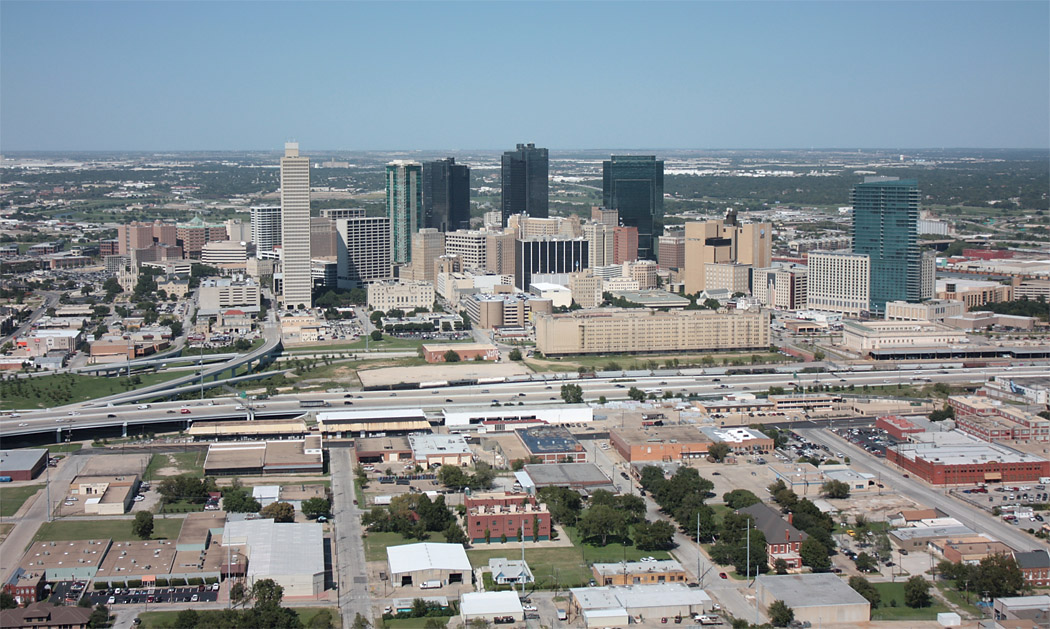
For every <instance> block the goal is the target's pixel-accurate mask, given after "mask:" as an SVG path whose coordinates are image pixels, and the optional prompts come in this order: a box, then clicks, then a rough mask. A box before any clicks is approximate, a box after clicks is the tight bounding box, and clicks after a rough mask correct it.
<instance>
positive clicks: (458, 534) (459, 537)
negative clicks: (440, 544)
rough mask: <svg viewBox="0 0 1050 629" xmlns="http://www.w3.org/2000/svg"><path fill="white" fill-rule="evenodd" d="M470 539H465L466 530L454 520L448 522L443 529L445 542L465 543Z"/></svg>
mask: <svg viewBox="0 0 1050 629" xmlns="http://www.w3.org/2000/svg"><path fill="white" fill-rule="evenodd" d="M469 541H470V540H469V539H467V534H466V532H464V531H463V528H462V527H460V525H459V524H456V523H455V522H450V523H449V525H448V528H447V529H445V542H446V543H449V544H463V545H466V544H467V542H469Z"/></svg>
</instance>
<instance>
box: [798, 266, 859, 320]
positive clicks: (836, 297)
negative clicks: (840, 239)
mask: <svg viewBox="0 0 1050 629" xmlns="http://www.w3.org/2000/svg"><path fill="white" fill-rule="evenodd" d="M806 262H807V268H808V269H809V270H808V273H807V275H808V277H807V282H806V304H807V307H808V308H810V309H813V310H821V311H824V312H838V313H841V314H844V315H846V316H849V317H859V316H861V314H862V313H865V312H868V308H869V305H870V302H871V298H870V293H869V287H870V286H871V259H870V258H869V257H868V256H867V254H857V253H847V252H841V251H813V252H810V254H809V256H808V257H807V260H806Z"/></svg>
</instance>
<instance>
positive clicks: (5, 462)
mask: <svg viewBox="0 0 1050 629" xmlns="http://www.w3.org/2000/svg"><path fill="white" fill-rule="evenodd" d="M41 457H47V450H44V449H42V448H31V449H26V450H0V475H3V474H7V473H8V472H21V471H24V470H28V469H32V468H33V466H35V465H36V464H37V463H39V462H40V459H41Z"/></svg>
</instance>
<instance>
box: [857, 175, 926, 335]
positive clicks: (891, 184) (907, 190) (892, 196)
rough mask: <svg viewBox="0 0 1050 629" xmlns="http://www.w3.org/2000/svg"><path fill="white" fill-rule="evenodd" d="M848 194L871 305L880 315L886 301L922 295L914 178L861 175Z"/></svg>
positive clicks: (917, 200) (918, 299)
mask: <svg viewBox="0 0 1050 629" xmlns="http://www.w3.org/2000/svg"><path fill="white" fill-rule="evenodd" d="M850 196H851V200H852V202H853V234H852V237H853V253H858V254H865V255H867V256H868V257H869V259H870V261H871V262H870V265H871V266H870V268H871V288H870V291H869V296H870V297H869V298H870V299H871V311H872V312H873V313H877V314H880V315H881V314H882V313H884V312H885V308H886V302H888V301H910V302H918V301H922V251H921V250H920V249H919V184H918V182H917V181H916V180H914V179H897V178H896V177H867V178H866V179H865V180H864V183H861V184H857V185H856V186H854V188H853V193H852V194H851V195H850Z"/></svg>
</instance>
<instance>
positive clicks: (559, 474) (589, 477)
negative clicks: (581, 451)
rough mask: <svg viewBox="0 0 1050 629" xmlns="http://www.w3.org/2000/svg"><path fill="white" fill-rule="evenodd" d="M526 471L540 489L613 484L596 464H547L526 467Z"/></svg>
mask: <svg viewBox="0 0 1050 629" xmlns="http://www.w3.org/2000/svg"><path fill="white" fill-rule="evenodd" d="M523 469H524V471H525V472H526V473H527V474H528V476H529V478H530V479H531V480H532V482H533V484H535V485H536V486H538V487H543V486H546V485H564V486H570V485H577V484H581V483H582V484H595V483H598V484H605V483H611V482H612V481H610V480H609V477H608V476H606V475H605V473H604V472H602V470H601V469H600V468H599V467H598V466H597V465H595V464H594V463H547V464H541V465H531V464H530V465H526V466H525V467H524V468H523Z"/></svg>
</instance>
